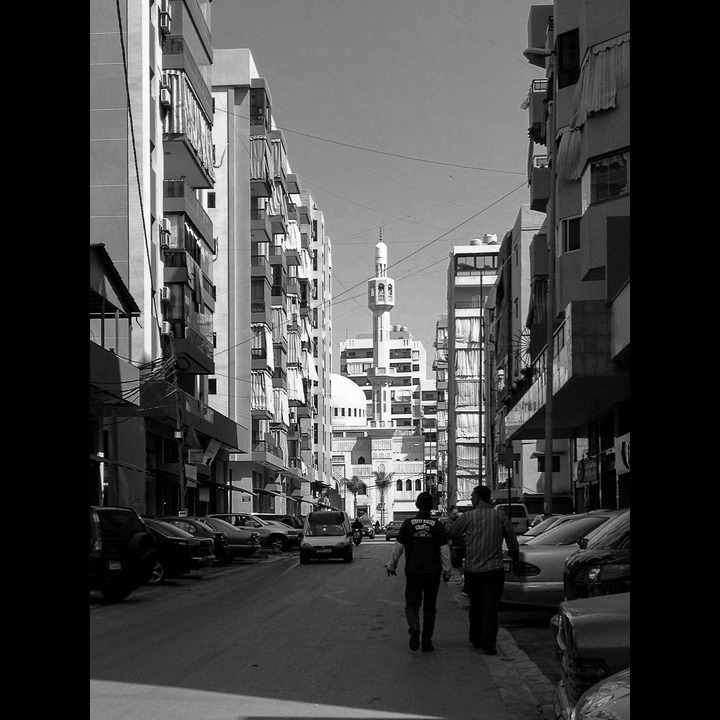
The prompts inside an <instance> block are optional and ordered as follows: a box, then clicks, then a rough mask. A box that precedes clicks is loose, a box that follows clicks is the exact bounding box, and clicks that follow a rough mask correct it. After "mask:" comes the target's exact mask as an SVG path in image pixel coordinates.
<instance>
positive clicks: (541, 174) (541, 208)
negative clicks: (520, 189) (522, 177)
mask: <svg viewBox="0 0 720 720" xmlns="http://www.w3.org/2000/svg"><path fill="white" fill-rule="evenodd" d="M548 200H550V168H549V166H547V165H544V166H538V167H536V166H534V167H533V168H532V169H531V170H530V209H531V210H537V211H538V212H545V209H546V208H547V204H548Z"/></svg>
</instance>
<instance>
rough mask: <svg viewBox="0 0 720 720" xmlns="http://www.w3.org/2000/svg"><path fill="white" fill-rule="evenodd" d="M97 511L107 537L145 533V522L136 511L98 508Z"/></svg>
mask: <svg viewBox="0 0 720 720" xmlns="http://www.w3.org/2000/svg"><path fill="white" fill-rule="evenodd" d="M95 510H96V512H97V516H98V518H99V520H100V527H101V528H102V531H103V533H104V534H105V535H108V536H113V535H119V536H125V535H129V534H130V535H133V534H135V533H139V532H145V526H144V525H143V521H142V520H141V519H140V517H139V516H138V515H137V514H136V513H135V512H134V511H131V510H115V509H111V508H96V509H95Z"/></svg>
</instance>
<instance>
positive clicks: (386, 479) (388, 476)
mask: <svg viewBox="0 0 720 720" xmlns="http://www.w3.org/2000/svg"><path fill="white" fill-rule="evenodd" d="M394 474H395V473H394V472H391V473H386V472H385V471H384V470H373V475H374V476H375V487H376V488H377V489H378V490H379V491H380V524H381V525H385V490H386V489H387V487H388V485H390V483H391V482H392V479H393V475H394Z"/></svg>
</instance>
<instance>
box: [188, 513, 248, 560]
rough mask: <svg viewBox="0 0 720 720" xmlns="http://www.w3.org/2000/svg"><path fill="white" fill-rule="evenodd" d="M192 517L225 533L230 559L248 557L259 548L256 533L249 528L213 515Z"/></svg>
mask: <svg viewBox="0 0 720 720" xmlns="http://www.w3.org/2000/svg"><path fill="white" fill-rule="evenodd" d="M193 519H194V520H198V521H199V522H202V523H205V524H206V525H207V526H208V527H210V528H212V529H213V530H217V531H218V532H222V533H225V535H226V536H227V539H228V552H229V554H230V559H231V560H232V559H234V558H236V557H250V556H251V555H255V554H257V551H258V550H259V549H260V538H259V537H258V534H257V533H256V532H253V531H252V530H250V529H249V528H243V527H235V526H234V525H231V524H230V523H229V522H225V520H221V519H220V518H215V517H196V518H193Z"/></svg>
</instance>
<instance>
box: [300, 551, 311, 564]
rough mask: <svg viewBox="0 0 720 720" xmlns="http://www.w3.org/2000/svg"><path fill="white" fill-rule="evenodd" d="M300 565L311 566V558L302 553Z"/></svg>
mask: <svg viewBox="0 0 720 720" xmlns="http://www.w3.org/2000/svg"><path fill="white" fill-rule="evenodd" d="M300 564H301V565H309V564H310V558H309V557H308V556H307V554H306V553H304V552H301V553H300Z"/></svg>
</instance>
